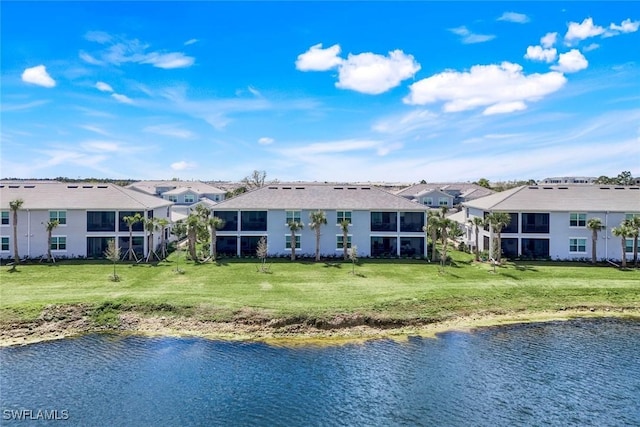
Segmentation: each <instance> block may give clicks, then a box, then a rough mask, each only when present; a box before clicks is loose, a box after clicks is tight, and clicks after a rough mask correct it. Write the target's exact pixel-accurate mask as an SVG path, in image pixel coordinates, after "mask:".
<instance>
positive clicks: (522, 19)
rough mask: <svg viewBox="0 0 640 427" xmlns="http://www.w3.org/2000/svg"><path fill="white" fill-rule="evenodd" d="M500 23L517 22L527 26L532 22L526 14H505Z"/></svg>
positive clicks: (500, 18) (499, 19)
mask: <svg viewBox="0 0 640 427" xmlns="http://www.w3.org/2000/svg"><path fill="white" fill-rule="evenodd" d="M498 21H508V22H515V23H516V24H526V23H527V22H529V21H530V19H529V17H528V16H527V15H525V14H524V13H516V12H505V13H503V14H502V16H500V17H499V18H498Z"/></svg>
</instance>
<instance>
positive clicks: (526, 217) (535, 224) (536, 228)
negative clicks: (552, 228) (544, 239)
mask: <svg viewBox="0 0 640 427" xmlns="http://www.w3.org/2000/svg"><path fill="white" fill-rule="evenodd" d="M522 232H523V233H548V232H549V214H548V213H523V214H522Z"/></svg>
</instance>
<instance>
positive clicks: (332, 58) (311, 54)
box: [296, 43, 342, 71]
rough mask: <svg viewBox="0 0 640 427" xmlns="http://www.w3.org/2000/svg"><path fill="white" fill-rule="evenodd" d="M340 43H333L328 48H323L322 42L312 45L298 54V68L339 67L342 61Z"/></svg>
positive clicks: (301, 69) (321, 68)
mask: <svg viewBox="0 0 640 427" xmlns="http://www.w3.org/2000/svg"><path fill="white" fill-rule="evenodd" d="M339 54H340V45H337V44H335V45H333V46H331V47H328V48H326V49H323V48H322V43H318V44H316V45H314V46H311V47H310V48H309V50H308V51H306V52H305V53H302V54H300V55H298V59H297V60H296V69H298V70H300V71H327V70H330V69H331V68H333V67H337V66H338V65H340V64H341V63H342V58H340V57H338V55H339Z"/></svg>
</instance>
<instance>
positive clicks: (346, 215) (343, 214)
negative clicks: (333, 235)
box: [337, 211, 351, 224]
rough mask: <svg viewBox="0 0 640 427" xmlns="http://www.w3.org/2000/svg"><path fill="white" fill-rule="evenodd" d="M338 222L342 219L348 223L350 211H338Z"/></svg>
mask: <svg viewBox="0 0 640 427" xmlns="http://www.w3.org/2000/svg"><path fill="white" fill-rule="evenodd" d="M337 214H338V224H340V223H341V222H342V221H349V224H351V211H338V212H337Z"/></svg>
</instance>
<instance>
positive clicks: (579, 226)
mask: <svg viewBox="0 0 640 427" xmlns="http://www.w3.org/2000/svg"><path fill="white" fill-rule="evenodd" d="M571 214H576V215H584V225H580V218H579V217H578V218H576V222H577V223H578V225H571ZM586 226H587V214H586V213H585V212H569V228H585V227H586Z"/></svg>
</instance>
